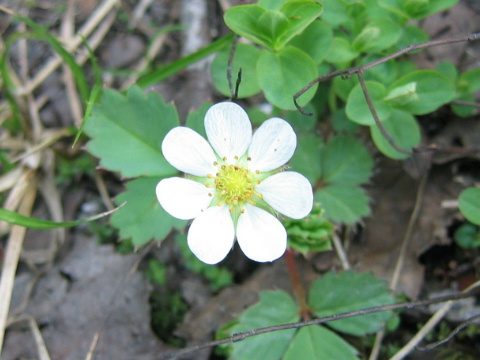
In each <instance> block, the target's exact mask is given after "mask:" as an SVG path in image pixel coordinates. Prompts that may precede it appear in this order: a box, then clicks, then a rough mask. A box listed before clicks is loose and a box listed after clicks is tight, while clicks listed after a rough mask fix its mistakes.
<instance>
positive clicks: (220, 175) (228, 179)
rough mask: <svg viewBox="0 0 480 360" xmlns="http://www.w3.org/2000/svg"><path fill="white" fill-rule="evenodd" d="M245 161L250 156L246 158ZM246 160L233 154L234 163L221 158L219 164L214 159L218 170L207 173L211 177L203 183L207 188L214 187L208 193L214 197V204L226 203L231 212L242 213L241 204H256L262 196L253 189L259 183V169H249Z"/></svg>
mask: <svg viewBox="0 0 480 360" xmlns="http://www.w3.org/2000/svg"><path fill="white" fill-rule="evenodd" d="M246 160H247V161H249V160H250V158H247V159H246ZM247 161H245V158H242V159H241V160H240V161H239V159H238V156H235V164H234V165H231V164H230V165H229V164H228V163H227V159H226V158H223V159H222V160H221V163H220V164H219V163H218V162H217V161H215V162H214V163H213V164H214V165H215V166H217V169H218V172H217V173H216V174H215V176H213V175H208V178H209V179H211V180H210V181H209V182H207V183H206V184H205V186H207V187H208V188H212V190H213V188H214V189H215V191H214V192H212V193H210V194H209V195H210V196H212V197H214V201H215V202H214V204H216V205H218V206H222V205H223V204H227V206H228V207H229V208H230V212H231V213H236V214H239V213H243V211H244V210H243V206H244V205H245V204H246V203H249V204H252V205H256V201H258V200H260V199H262V198H263V196H262V194H259V193H258V192H256V191H255V186H256V185H258V184H260V177H261V176H260V171H258V170H257V171H255V172H253V171H250V170H248V167H247Z"/></svg>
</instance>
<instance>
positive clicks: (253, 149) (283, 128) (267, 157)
mask: <svg viewBox="0 0 480 360" xmlns="http://www.w3.org/2000/svg"><path fill="white" fill-rule="evenodd" d="M296 146H297V136H296V135H295V132H294V131H293V129H292V127H291V126H290V124H289V123H287V122H286V121H285V120H282V119H280V118H272V119H268V120H267V121H265V122H264V123H263V124H262V125H261V126H260V127H259V128H258V129H257V131H255V133H254V134H253V137H252V144H251V145H250V148H249V149H248V156H250V157H251V161H250V163H249V165H248V167H249V168H250V170H253V171H254V170H260V171H270V170H274V169H278V168H279V167H280V166H282V165H284V164H285V163H286V162H287V161H288V160H290V158H291V157H292V155H293V153H294V152H295V148H296Z"/></svg>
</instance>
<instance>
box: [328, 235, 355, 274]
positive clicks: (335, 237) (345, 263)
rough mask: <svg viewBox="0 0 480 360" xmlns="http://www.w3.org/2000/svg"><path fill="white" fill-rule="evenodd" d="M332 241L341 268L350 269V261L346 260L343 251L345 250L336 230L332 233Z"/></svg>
mask: <svg viewBox="0 0 480 360" xmlns="http://www.w3.org/2000/svg"><path fill="white" fill-rule="evenodd" d="M332 242H333V247H334V248H335V251H336V252H337V256H338V258H339V259H340V262H341V263H342V267H343V269H344V270H350V269H351V266H350V263H349V262H348V257H347V254H346V253H345V250H344V249H343V246H342V241H341V240H340V238H339V237H338V235H337V233H336V232H334V233H333V236H332Z"/></svg>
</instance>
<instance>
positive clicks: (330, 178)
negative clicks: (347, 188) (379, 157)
mask: <svg viewBox="0 0 480 360" xmlns="http://www.w3.org/2000/svg"><path fill="white" fill-rule="evenodd" d="M372 167H373V159H372V157H371V156H370V154H369V152H368V150H367V148H366V147H365V146H364V145H363V144H362V143H361V142H360V141H358V140H357V139H356V138H355V137H354V136H350V135H340V136H336V137H334V138H332V139H331V140H330V141H329V143H328V145H327V146H326V147H325V148H324V150H323V152H322V162H321V168H322V178H323V180H324V181H326V182H328V183H335V184H360V183H363V182H366V181H367V180H368V179H369V178H370V176H371V175H372Z"/></svg>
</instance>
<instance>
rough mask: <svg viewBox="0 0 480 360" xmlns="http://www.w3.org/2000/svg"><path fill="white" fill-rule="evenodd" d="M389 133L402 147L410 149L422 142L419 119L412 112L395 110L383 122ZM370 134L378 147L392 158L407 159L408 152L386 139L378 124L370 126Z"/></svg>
mask: <svg viewBox="0 0 480 360" xmlns="http://www.w3.org/2000/svg"><path fill="white" fill-rule="evenodd" d="M382 125H383V127H384V128H385V130H386V131H387V133H388V135H390V137H391V138H392V139H393V141H394V142H395V144H397V145H398V146H399V147H400V148H402V149H404V150H407V151H410V150H411V149H412V148H414V147H415V146H418V145H419V144H420V140H421V133H420V126H419V125H418V122H417V120H416V119H415V117H413V116H412V115H411V114H409V113H406V112H404V111H399V110H394V111H393V112H392V115H391V116H390V117H389V118H388V119H387V120H385V121H384V122H383V123H382ZM370 134H371V136H372V139H373V142H374V143H375V145H376V146H377V148H378V149H379V150H380V151H381V152H382V154H384V155H385V156H388V157H389V158H392V159H397V160H399V159H406V158H407V157H408V155H407V154H404V153H401V152H399V151H397V150H395V149H394V148H393V147H392V145H390V143H389V142H388V141H387V139H385V136H383V134H382V133H381V131H380V129H379V128H378V126H377V125H372V126H371V127H370Z"/></svg>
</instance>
